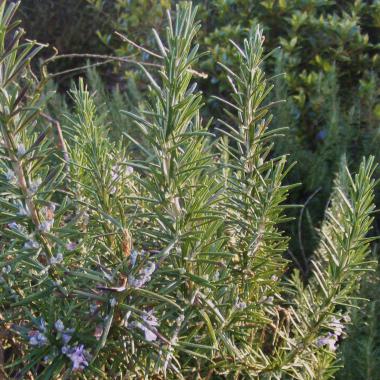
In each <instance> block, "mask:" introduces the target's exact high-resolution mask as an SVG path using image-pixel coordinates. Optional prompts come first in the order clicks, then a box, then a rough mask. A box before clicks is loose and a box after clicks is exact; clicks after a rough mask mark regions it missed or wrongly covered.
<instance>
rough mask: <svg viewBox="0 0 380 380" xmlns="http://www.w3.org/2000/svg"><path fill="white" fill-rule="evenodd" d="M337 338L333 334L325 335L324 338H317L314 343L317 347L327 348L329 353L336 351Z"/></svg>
mask: <svg viewBox="0 0 380 380" xmlns="http://www.w3.org/2000/svg"><path fill="white" fill-rule="evenodd" d="M337 340H338V337H337V336H336V335H335V334H332V333H330V332H329V333H327V335H326V336H322V337H319V338H318V339H317V341H316V344H317V346H318V347H323V346H327V347H328V349H329V350H330V351H333V352H334V351H335V350H336V343H337Z"/></svg>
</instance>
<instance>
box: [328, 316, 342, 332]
mask: <svg viewBox="0 0 380 380" xmlns="http://www.w3.org/2000/svg"><path fill="white" fill-rule="evenodd" d="M329 326H330V328H331V329H332V330H333V332H334V335H336V336H341V335H342V334H343V329H344V325H343V323H342V322H341V320H340V318H336V317H333V319H332V321H331V322H330V324H329Z"/></svg>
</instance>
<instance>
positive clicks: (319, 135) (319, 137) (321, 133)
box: [316, 129, 327, 140]
mask: <svg viewBox="0 0 380 380" xmlns="http://www.w3.org/2000/svg"><path fill="white" fill-rule="evenodd" d="M326 137H327V132H326V131H325V130H324V129H322V130H321V131H319V132H318V133H317V136H316V138H317V140H324V139H325V138H326Z"/></svg>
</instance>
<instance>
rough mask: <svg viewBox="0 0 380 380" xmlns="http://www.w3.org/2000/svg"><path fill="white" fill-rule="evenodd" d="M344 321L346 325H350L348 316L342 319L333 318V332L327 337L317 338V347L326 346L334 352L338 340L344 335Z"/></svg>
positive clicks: (331, 322)
mask: <svg viewBox="0 0 380 380" xmlns="http://www.w3.org/2000/svg"><path fill="white" fill-rule="evenodd" d="M342 320H343V321H344V322H346V323H349V322H350V317H349V316H348V315H345V316H343V317H341V318H337V317H336V316H333V317H332V319H331V321H330V323H329V328H330V329H331V330H332V332H328V333H327V335H325V336H322V337H319V338H317V340H316V345H317V347H323V346H326V347H327V348H328V349H329V350H330V351H333V352H334V351H335V350H336V348H337V346H336V344H337V343H338V339H339V337H341V336H343V334H344V324H343V323H342Z"/></svg>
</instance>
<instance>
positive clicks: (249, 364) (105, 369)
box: [0, 2, 375, 380]
mask: <svg viewBox="0 0 380 380" xmlns="http://www.w3.org/2000/svg"><path fill="white" fill-rule="evenodd" d="M16 9H17V6H16V5H15V4H13V3H10V4H9V5H8V6H6V3H5V2H2V3H1V6H0V26H1V27H0V55H1V57H2V59H1V61H0V73H1V78H0V87H1V91H0V96H1V101H0V133H1V135H0V137H1V140H0V141H1V146H0V226H1V229H0V234H1V235H0V244H1V252H0V267H1V277H0V318H1V319H0V340H1V346H0V347H1V351H0V353H1V355H0V357H1V361H0V370H1V371H2V372H3V373H4V376H8V377H10V378H28V377H29V378H39V379H54V378H59V377H62V378H75V377H79V378H105V379H107V378H115V379H117V378H119V379H122V378H155V377H156V378H163V377H166V378H172V379H178V378H182V379H192V378H193V379H197V378H201V379H207V378H208V379H212V378H214V379H218V378H260V379H286V378H289V379H290V378H293V379H299V380H301V379H302V380H305V379H310V380H311V379H328V378H331V377H332V376H333V374H334V373H335V371H336V369H337V367H336V362H335V358H336V353H335V350H336V348H337V345H339V344H340V342H341V339H342V338H343V336H344V335H345V331H344V329H345V325H346V324H347V323H348V322H349V314H350V305H351V304H352V303H353V302H355V301H354V296H355V294H357V292H358V289H359V285H360V281H359V280H360V278H361V277H362V276H363V274H365V273H366V271H368V270H369V269H370V268H371V267H372V264H371V263H370V262H368V257H367V256H368V253H369V243H370V239H368V238H367V237H366V235H367V233H368V231H369V230H370V228H371V223H372V217H371V213H372V212H373V209H374V205H373V188H374V185H375V183H374V181H373V180H372V179H371V177H372V175H373V171H374V165H373V158H370V159H368V160H363V161H362V163H361V165H360V168H359V170H358V174H357V175H356V176H351V175H350V173H349V171H348V169H347V167H346V165H345V164H344V163H342V168H341V170H340V174H339V175H338V176H336V179H335V186H334V193H333V196H332V199H331V203H330V206H329V208H328V210H327V213H326V218H325V222H324V224H323V226H322V229H321V232H320V245H319V248H318V250H317V252H316V254H315V256H314V258H313V260H312V268H313V271H312V273H311V275H310V278H309V279H308V282H307V283H304V282H303V281H302V280H301V277H300V275H299V272H297V271H295V272H294V273H293V275H292V280H291V281H289V280H286V278H285V277H284V272H285V270H286V267H287V262H286V260H285V259H284V252H285V250H286V247H287V243H288V238H287V237H286V236H285V235H284V233H283V232H282V230H281V224H282V223H284V222H286V221H287V220H288V218H287V217H286V215H285V214H284V209H285V208H286V206H285V204H284V202H285V200H286V198H287V196H288V192H289V190H290V189H291V187H292V186H288V185H284V184H283V180H284V178H285V177H286V175H287V174H288V171H289V170H290V168H289V167H288V165H287V163H286V156H284V155H280V156H277V155H275V154H274V153H273V151H272V145H273V137H274V136H275V135H276V134H277V133H278V132H279V131H278V130H271V129H269V123H270V121H271V119H272V116H271V115H270V113H269V110H270V104H269V105H268V104H266V103H265V99H266V98H267V96H268V94H269V93H270V91H271V89H272V86H271V84H270V83H269V82H268V80H267V79H266V77H265V74H264V71H263V56H264V54H263V52H264V48H263V41H264V39H263V34H262V30H261V29H260V28H257V29H256V30H255V31H251V32H250V33H249V35H248V38H247V39H245V40H244V43H243V44H242V46H241V47H239V45H237V44H234V49H235V50H234V55H235V56H236V57H238V65H237V67H236V69H234V68H230V67H227V66H224V65H223V66H222V67H223V69H224V70H225V75H226V77H228V78H229V82H230V85H231V93H232V95H231V96H230V97H229V99H228V100H226V99H225V98H219V101H220V102H221V103H222V104H223V105H224V106H225V107H226V108H228V111H226V114H227V117H226V118H223V119H220V121H219V125H223V128H219V130H218V133H219V135H218V137H217V136H215V134H213V133H211V132H212V129H211V125H210V123H205V122H204V121H203V120H202V118H201V109H202V107H203V102H204V100H203V96H202V94H201V93H200V92H199V91H198V90H197V86H196V82H195V75H197V71H196V70H197V63H198V60H199V58H200V54H199V53H198V45H194V44H193V42H194V39H195V36H196V33H197V31H198V30H199V29H200V24H199V23H198V22H196V18H195V17H196V10H195V9H193V8H192V5H191V4H190V3H181V5H180V6H177V11H176V14H175V17H173V16H169V19H168V27H167V28H166V33H165V35H164V34H163V33H162V32H161V36H159V34H157V33H155V34H154V36H155V39H156V42H157V50H158V51H157V53H156V55H157V59H158V60H159V62H160V64H159V67H158V68H156V71H155V72H152V71H151V67H149V68H150V71H148V69H147V68H146V67H144V66H143V65H141V69H142V70H143V72H144V73H145V75H146V76H147V79H148V81H149V88H148V89H147V100H146V103H145V109H144V110H143V111H142V112H141V113H136V112H130V111H125V112H124V113H125V115H127V116H128V117H129V118H130V119H131V120H133V121H134V123H135V126H136V128H138V130H139V131H140V134H141V135H143V136H144V138H142V139H139V140H136V138H134V137H133V136H131V135H130V134H128V133H125V134H124V135H123V136H120V137H119V139H118V141H115V139H112V138H110V131H109V130H108V128H107V125H105V124H104V123H103V121H104V116H103V114H99V111H100V112H102V109H97V107H96V106H95V104H96V103H95V101H94V98H95V97H94V96H93V94H91V93H89V91H88V90H87V89H86V86H85V85H84V83H83V81H82V80H81V81H79V85H78V87H77V88H76V89H74V90H73V91H72V92H71V97H72V102H73V104H74V106H75V109H74V110H73V112H72V113H71V112H67V114H66V121H65V122H64V123H62V129H63V134H62V130H61V126H60V124H59V123H57V122H56V121H55V120H54V119H51V117H50V116H49V115H47V114H45V113H44V110H46V109H47V107H46V102H47V101H48V97H47V96H45V94H46V92H45V91H44V90H43V89H44V86H45V85H46V81H47V79H48V77H46V76H45V74H46V73H45V72H44V71H42V73H41V75H42V77H40V78H37V77H36V76H35V75H34V74H33V72H32V71H31V69H30V65H29V63H30V61H31V60H32V59H33V57H35V56H36V55H37V54H38V53H39V51H40V50H41V46H39V45H38V44H37V43H35V42H30V41H22V40H21V38H22V35H21V33H20V32H19V30H18V29H17V23H13V21H12V19H13V15H14V13H15V11H16ZM9 37H12V38H9ZM163 37H165V38H163ZM58 104H59V102H57V103H55V104H54V107H57V106H58ZM41 119H42V120H44V121H45V122H44V123H41ZM215 128H218V127H217V126H216V127H215ZM135 149H138V150H139V154H135Z"/></svg>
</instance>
